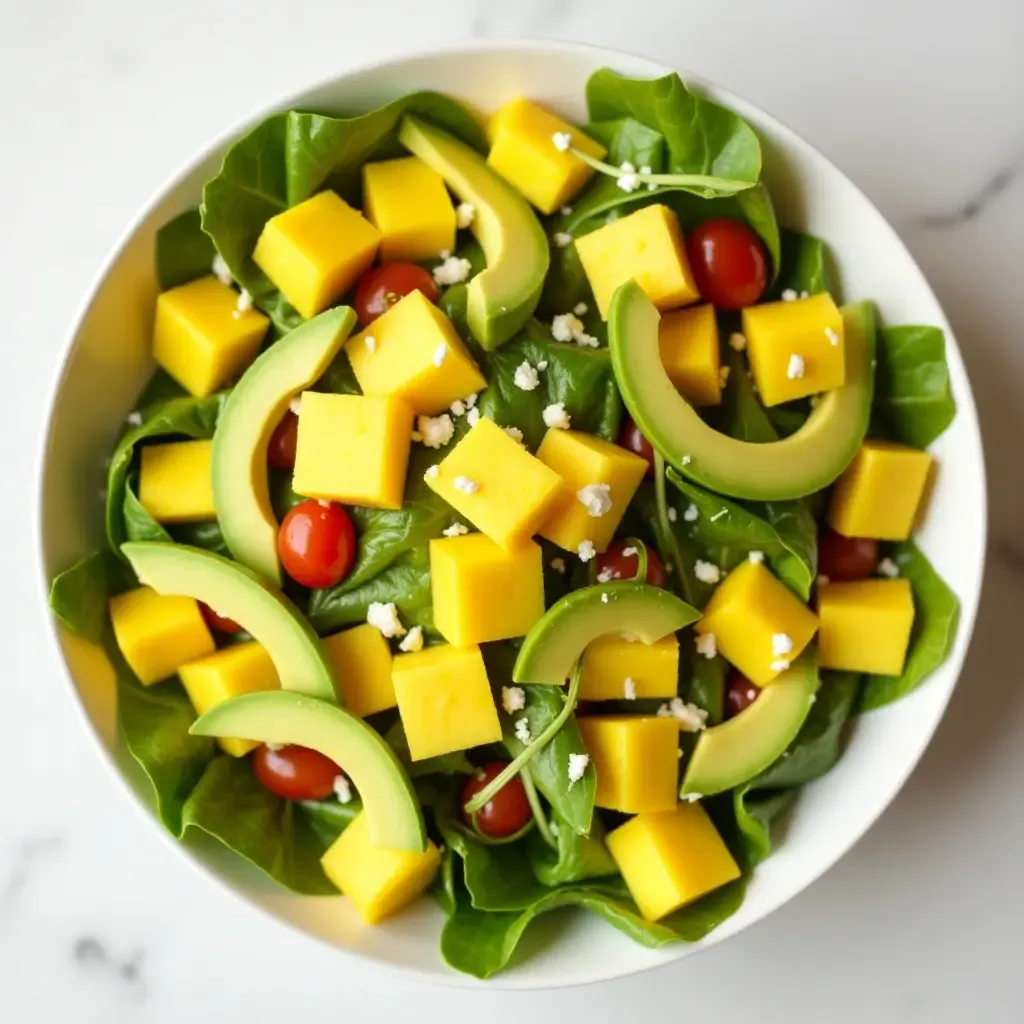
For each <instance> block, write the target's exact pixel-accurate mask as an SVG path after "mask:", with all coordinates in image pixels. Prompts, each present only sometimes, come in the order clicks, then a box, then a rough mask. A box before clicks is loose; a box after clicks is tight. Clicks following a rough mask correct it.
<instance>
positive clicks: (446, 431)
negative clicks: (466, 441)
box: [416, 412, 455, 448]
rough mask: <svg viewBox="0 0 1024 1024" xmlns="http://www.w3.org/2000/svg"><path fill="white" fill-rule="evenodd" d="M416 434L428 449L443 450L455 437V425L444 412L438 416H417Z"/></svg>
mask: <svg viewBox="0 0 1024 1024" xmlns="http://www.w3.org/2000/svg"><path fill="white" fill-rule="evenodd" d="M416 432H417V433H418V434H419V435H420V439H421V440H422V441H423V443H424V444H425V445H426V446H427V447H428V448H443V447H444V446H445V445H446V444H447V443H448V442H449V441H450V440H451V439H452V438H453V437H454V436H455V424H454V423H453V422H452V418H451V416H449V415H448V413H446V412H443V413H441V415H440V416H417V417H416Z"/></svg>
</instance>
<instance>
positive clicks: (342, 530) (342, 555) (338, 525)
mask: <svg viewBox="0 0 1024 1024" xmlns="http://www.w3.org/2000/svg"><path fill="white" fill-rule="evenodd" d="M277 553H278V555H279V556H280V558H281V564H282V565H283V566H284V571H285V572H286V573H288V575H289V576H291V578H292V579H293V580H295V582H296V583H300V584H302V586H304V587H309V588H310V589H314V590H315V589H319V588H321V587H333V586H334V584H335V583H339V582H341V580H343V579H344V578H345V577H346V576H347V575H348V573H349V570H350V569H351V568H352V563H353V562H354V561H355V557H356V531H355V527H354V526H353V525H352V520H351V519H350V518H349V515H348V513H347V512H346V511H345V509H344V508H343V507H342V506H341V505H339V504H338V503H337V502H333V501H332V502H328V503H325V504H321V503H320V502H319V501H314V500H313V499H312V498H310V499H308V500H306V501H302V502H299V504H298V505H296V506H295V507H294V508H293V509H291V511H290V512H289V513H288V514H287V515H286V516H285V517H284V519H283V520H282V522H281V528H280V530H279V531H278V534H277Z"/></svg>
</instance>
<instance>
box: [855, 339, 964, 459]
mask: <svg viewBox="0 0 1024 1024" xmlns="http://www.w3.org/2000/svg"><path fill="white" fill-rule="evenodd" d="M875 380H876V383H875V404H874V408H873V410H872V429H873V432H877V433H878V434H881V435H882V436H884V437H887V438H889V439H890V440H893V441H899V442H900V443H901V444H907V445H910V446H911V447H912V448H927V447H928V446H929V445H930V444H931V443H932V442H933V441H935V439H936V438H938V437H939V436H940V435H941V434H942V433H943V432H944V431H945V430H946V428H947V427H948V426H949V425H950V423H952V422H953V419H954V417H955V416H956V402H955V401H954V400H953V392H952V389H951V388H950V383H949V366H948V365H947V363H946V338H945V335H944V334H943V333H942V331H941V330H940V329H939V328H938V327H913V326H905V327H883V328H882V329H881V330H880V331H879V332H878V371H877V375H876V378H875Z"/></svg>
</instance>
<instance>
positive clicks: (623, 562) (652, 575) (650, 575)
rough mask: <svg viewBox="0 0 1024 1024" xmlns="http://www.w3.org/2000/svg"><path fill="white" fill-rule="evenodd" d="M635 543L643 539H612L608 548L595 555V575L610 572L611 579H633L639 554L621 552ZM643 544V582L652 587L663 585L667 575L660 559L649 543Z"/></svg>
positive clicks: (638, 566)
mask: <svg viewBox="0 0 1024 1024" xmlns="http://www.w3.org/2000/svg"><path fill="white" fill-rule="evenodd" d="M637 544H643V541H635V542H634V541H625V540H613V541H612V542H611V544H609V545H608V550H607V551H605V552H604V553H603V554H600V555H598V556H597V575H598V576H600V575H601V574H602V573H603V572H610V573H611V574H612V579H613V580H631V579H633V578H634V577H635V576H636V574H637V571H638V570H639V568H640V556H639V555H627V554H624V553H623V552H624V551H625V550H626V548H629V547H636V546H637ZM643 546H644V547H645V548H646V549H647V575H646V576H645V577H644V582H645V583H649V584H650V585H651V586H652V587H663V586H665V582H666V579H667V577H666V575H665V567H664V566H663V565H662V564H661V559H660V558H658V556H657V555H656V554H655V553H654V549H653V548H652V547H651V546H650V544H644V545H643Z"/></svg>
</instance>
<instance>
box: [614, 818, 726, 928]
mask: <svg viewBox="0 0 1024 1024" xmlns="http://www.w3.org/2000/svg"><path fill="white" fill-rule="evenodd" d="M606 842H607V844H608V852H609V853H610V854H611V855H612V858H613V859H614V860H615V863H616V864H617V865H618V867H619V870H620V871H621V872H622V877H623V879H624V880H625V882H626V885H627V887H628V888H629V892H630V895H631V896H632V897H633V899H634V900H635V901H636V905H637V906H638V907H639V908H640V913H641V914H643V916H644V917H645V918H647V920H648V921H659V920H661V918H663V917H666V916H667V915H668V914H671V913H672V912H673V911H674V910H678V909H679V908H680V907H685V906H686V904H687V903H692V902H693V901H694V900H696V899H699V898H700V897H701V896H704V895H706V894H707V893H709V892H712V891H713V890H715V889H718V888H719V887H720V886H723V885H725V884H726V883H727V882H731V881H733V880H734V879H736V878H739V877H740V869H739V866H738V865H737V863H736V861H735V860H734V859H733V856H732V854H731V853H730V852H729V848H728V847H727V846H726V845H725V843H724V842H723V841H722V837H721V836H720V835H719V834H718V831H717V830H716V828H715V826H714V825H713V824H712V822H711V819H710V818H709V817H708V815H707V812H706V811H705V810H704V808H703V807H701V805H700V804H698V803H693V804H680V805H679V806H678V807H676V808H675V810H671V811H664V812H662V813H660V814H640V815H638V816H637V817H635V818H632V819H631V820H630V821H627V822H626V824H625V825H621V826H619V828H617V829H615V831H614V832H610V833H609V834H608V836H607V838H606Z"/></svg>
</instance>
